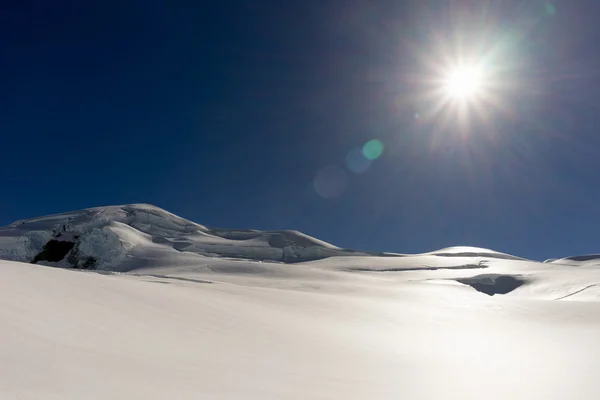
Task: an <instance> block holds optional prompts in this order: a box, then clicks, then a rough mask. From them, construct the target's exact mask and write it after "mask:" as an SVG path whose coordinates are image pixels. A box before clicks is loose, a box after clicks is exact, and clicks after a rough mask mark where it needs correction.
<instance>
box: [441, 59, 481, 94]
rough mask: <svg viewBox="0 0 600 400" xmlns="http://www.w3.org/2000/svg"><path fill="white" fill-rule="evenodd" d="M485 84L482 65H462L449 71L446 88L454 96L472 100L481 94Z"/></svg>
mask: <svg viewBox="0 0 600 400" xmlns="http://www.w3.org/2000/svg"><path fill="white" fill-rule="evenodd" d="M483 84H484V82H483V74H482V70H481V67H479V66H476V65H462V66H459V67H455V68H454V69H452V70H451V71H449V73H448V74H447V76H446V77H445V81H444V89H445V91H446V94H448V95H449V96H450V97H452V98H455V99H459V100H470V99H473V98H474V97H477V96H479V95H480V94H481V91H482V87H483Z"/></svg>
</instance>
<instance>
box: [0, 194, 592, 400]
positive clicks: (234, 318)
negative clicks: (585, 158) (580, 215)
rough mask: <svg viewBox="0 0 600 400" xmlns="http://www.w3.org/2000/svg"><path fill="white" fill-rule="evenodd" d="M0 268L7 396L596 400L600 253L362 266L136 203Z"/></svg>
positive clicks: (18, 238)
mask: <svg viewBox="0 0 600 400" xmlns="http://www.w3.org/2000/svg"><path fill="white" fill-rule="evenodd" d="M0 258H3V259H10V260H13V261H0V293H1V296H0V321H1V323H0V398H2V399H11V400H12V399H41V398H43V399H105V398H113V399H138V398H143V399H165V398H177V399H198V398H206V399H217V400H219V399H223V400H224V399H228V400H229V399H244V400H246V399H261V400H264V399H267V400H270V399H278V400H279V399H288V400H296V399H307V398H310V399H323V400H325V399H334V398H344V399H348V400H362V399H367V398H374V399H375V398H376V399H397V398H403V399H415V400H416V399H461V400H465V399H473V400H475V399H481V398H485V399H496V400H500V399H519V400H521V399H522V400H525V399H527V400H529V399H550V400H562V399H567V398H568V399H575V400H592V399H598V398H600V387H599V386H598V385H597V376H598V375H600V361H598V360H600V347H599V346H598V338H599V337H600V263H599V262H598V260H599V258H598V257H597V256H594V255H589V256H576V257H570V258H567V259H561V260H548V262H544V263H541V262H535V261H530V260H524V259H522V258H519V257H516V256H512V255H510V254H505V253H499V252H496V251H493V250H489V249H482V248H475V247H462V246H461V247H450V248H446V249H441V250H437V251H432V252H430V253H424V254H413V255H402V254H368V253H366V252H359V251H354V250H345V249H340V248H338V247H336V246H334V245H331V244H328V243H325V242H322V241H320V240H318V239H315V238H311V237H309V236H306V235H304V234H301V233H299V232H295V231H276V232H261V231H252V230H229V229H214V228H208V227H205V226H202V225H198V224H196V223H193V222H191V221H187V220H185V219H182V218H180V217H177V216H176V215H173V214H171V213H169V212H167V211H164V210H162V209H160V208H157V207H154V206H149V205H140V204H135V205H127V206H114V207H101V208H92V209H87V210H82V211H76V212H70V213H65V214H58V215H52V216H47V217H40V218H33V219H28V220H23V221H17V222H15V223H13V224H11V225H9V226H7V227H4V228H0ZM15 260H16V261H15ZM32 263H35V264H38V265H34V264H32ZM39 264H45V265H39ZM47 265H49V266H58V267H68V268H48V267H47ZM74 267H76V268H74Z"/></svg>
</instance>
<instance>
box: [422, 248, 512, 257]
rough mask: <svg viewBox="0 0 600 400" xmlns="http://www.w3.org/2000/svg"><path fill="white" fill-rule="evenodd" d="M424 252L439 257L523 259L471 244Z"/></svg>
mask: <svg viewBox="0 0 600 400" xmlns="http://www.w3.org/2000/svg"><path fill="white" fill-rule="evenodd" d="M426 254H433V255H436V256H440V257H490V258H500V259H506V260H523V258H520V257H516V256H513V255H510V254H506V253H501V252H499V251H495V250H490V249H484V248H481V247H471V246H453V247H446V248H444V249H440V250H436V251H432V252H430V253H426Z"/></svg>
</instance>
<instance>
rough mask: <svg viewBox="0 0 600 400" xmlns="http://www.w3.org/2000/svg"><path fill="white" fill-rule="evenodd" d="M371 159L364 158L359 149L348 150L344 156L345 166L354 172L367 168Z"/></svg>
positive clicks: (360, 171) (363, 170)
mask: <svg viewBox="0 0 600 400" xmlns="http://www.w3.org/2000/svg"><path fill="white" fill-rule="evenodd" d="M371 164H372V161H371V160H369V159H368V158H366V157H365V156H364V154H363V152H362V151H361V150H360V149H354V150H350V152H349V153H348V155H347V156H346V166H347V167H348V169H349V170H350V171H352V172H354V173H355V174H361V173H363V172H365V171H366V170H368V169H369V167H370V166H371Z"/></svg>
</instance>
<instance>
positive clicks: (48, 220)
mask: <svg viewBox="0 0 600 400" xmlns="http://www.w3.org/2000/svg"><path fill="white" fill-rule="evenodd" d="M58 242H63V244H62V245H61V244H58ZM59 249H66V250H67V251H66V252H64V254H62V255H57V254H61V253H60V251H59ZM56 251H58V253H57V252H56ZM182 253H185V254H186V255H185V256H184V257H187V258H189V256H190V255H194V256H196V262H203V260H202V258H207V257H209V258H215V257H217V258H223V257H225V258H234V259H247V260H261V261H265V260H268V261H277V262H285V263H293V262H300V261H307V260H316V259H321V258H327V257H331V256H336V255H367V253H362V252H356V251H352V250H344V249H341V248H339V247H336V246H334V245H332V244H329V243H326V242H324V241H322V240H318V239H316V238H313V237H310V236H308V235H305V234H303V233H300V232H297V231H293V230H283V231H258V230H235V229H220V228H208V227H206V226H204V225H200V224H197V223H194V222H192V221H189V220H186V219H184V218H181V217H179V216H177V215H175V214H172V213H170V212H168V211H165V210H163V209H161V208H159V207H156V206H152V205H149V204H129V205H123V206H109V207H96V208H89V209H85V210H81V211H73V212H68V213H63V214H56V215H50V216H46V217H38V218H32V219H26V220H20V221H16V222H14V223H12V224H10V225H8V226H6V227H3V228H0V259H6V260H12V261H21V262H40V263H44V264H49V265H55V266H63V267H69V266H70V267H76V268H93V269H101V270H115V271H119V270H121V271H123V270H130V269H135V268H137V267H138V266H139V264H140V263H142V264H144V265H147V264H148V263H149V262H150V263H152V262H151V261H149V260H154V261H156V262H158V261H159V260H161V259H162V260H172V259H173V258H177V257H178V256H179V255H181V254H182Z"/></svg>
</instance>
